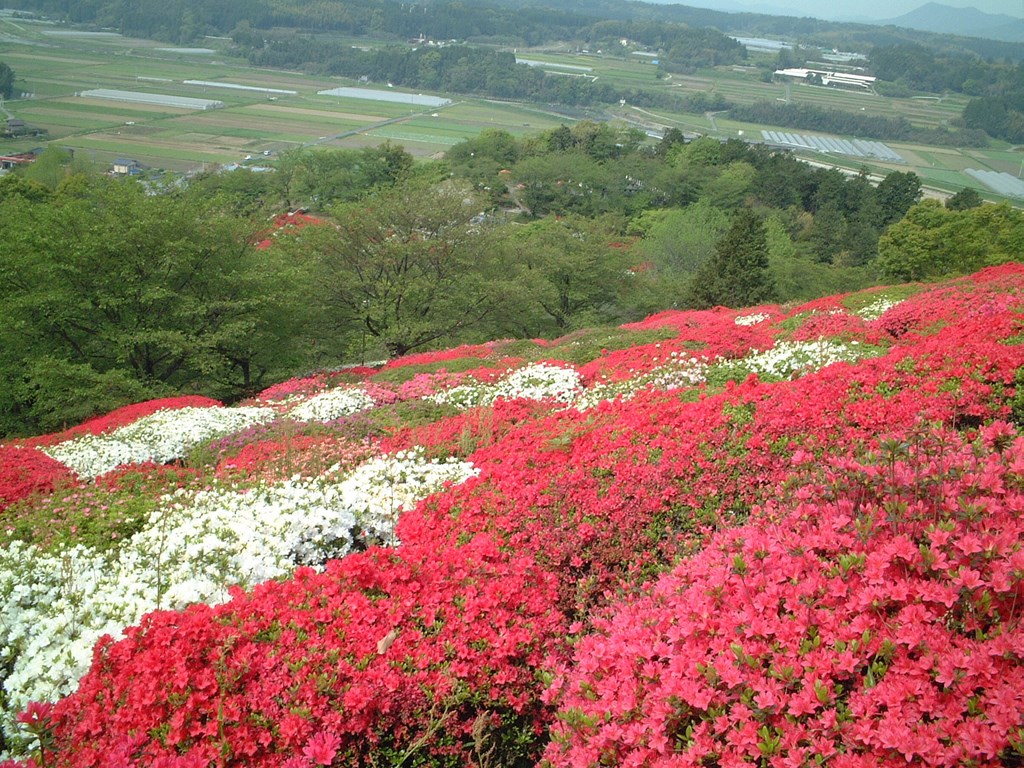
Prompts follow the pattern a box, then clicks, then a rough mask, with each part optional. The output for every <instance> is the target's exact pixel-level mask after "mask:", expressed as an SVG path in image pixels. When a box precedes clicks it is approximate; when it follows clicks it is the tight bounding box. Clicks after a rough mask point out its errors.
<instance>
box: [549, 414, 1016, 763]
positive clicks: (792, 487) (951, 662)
mask: <svg viewBox="0 0 1024 768" xmlns="http://www.w3.org/2000/svg"><path fill="white" fill-rule="evenodd" d="M880 446H881V448H880V450H878V451H876V452H872V453H870V454H868V455H866V456H864V457H862V458H857V457H854V456H849V457H847V458H846V459H844V460H842V461H833V464H832V466H833V468H832V469H828V470H824V471H822V470H821V469H820V468H818V466H817V465H815V464H813V463H810V459H811V457H810V456H809V455H807V454H802V455H801V454H798V455H797V456H796V457H795V459H796V463H797V464H798V465H799V466H801V467H813V469H807V470H805V471H804V472H799V471H798V472H796V473H795V474H794V476H793V477H792V478H790V480H789V481H788V483H787V485H786V493H784V494H783V495H782V496H781V497H780V498H779V499H778V500H777V501H773V502H772V503H770V504H767V505H766V506H765V508H764V509H763V510H761V512H760V514H758V515H756V516H755V517H754V519H753V520H752V521H751V522H750V523H749V524H747V525H743V526H739V527H736V528H732V529H729V530H727V531H723V532H721V533H719V534H716V535H715V536H713V537H712V538H711V539H710V540H709V541H708V542H707V544H706V545H705V547H704V548H703V549H702V551H701V552H700V553H699V554H696V555H694V556H693V557H690V558H688V559H687V560H685V561H683V562H682V563H680V565H679V566H677V567H676V568H674V569H673V570H672V571H671V572H669V573H667V574H665V575H664V576H663V577H661V578H660V579H658V580H657V581H656V582H654V583H653V584H652V585H651V586H650V587H649V588H648V589H647V590H645V593H644V595H643V596H642V597H640V598H638V599H632V600H627V601H625V602H624V603H623V604H621V605H618V606H616V607H615V608H614V609H613V610H611V611H609V613H608V615H607V616H605V617H603V618H601V619H600V620H599V621H597V622H595V627H594V632H593V633H592V634H590V635H588V636H587V637H585V638H584V639H582V640H581V641H580V643H579V645H578V646H577V647H576V649H575V655H574V658H573V661H572V663H571V664H568V665H566V666H565V668H564V670H563V672H562V674H561V676H560V677H559V679H558V681H557V683H556V685H555V686H554V687H553V688H552V690H551V698H552V699H553V700H556V701H558V702H559V705H560V709H559V714H558V721H559V724H558V726H557V727H556V728H555V731H554V735H553V741H552V744H551V746H550V747H549V748H548V750H547V752H546V755H545V756H546V757H547V759H548V760H549V761H550V763H551V765H553V766H582V765H598V764H601V765H650V766H655V765H667V764H669V763H670V762H673V761H677V762H673V764H689V765H703V764H708V763H709V762H714V763H715V764H718V765H741V764H744V765H745V764H762V765H779V766H783V765H808V764H814V762H815V761H816V760H818V761H822V760H823V761H825V762H827V763H828V764H829V765H837V766H882V765H892V766H903V765H907V764H918V765H935V766H939V765H942V766H960V765H991V766H998V765H1006V764H1008V763H1012V762H1013V761H1015V760H1016V761H1019V760H1020V759H1021V758H1022V757H1024V693H1022V691H1024V688H1022V686H1024V664H1022V662H1024V629H1022V627H1021V619H1022V613H1024V544H1022V542H1024V519H1022V518H1021V515H1020V510H1021V509H1022V508H1024V506H1022V505H1024V437H1021V436H1019V435H1018V434H1017V432H1016V430H1015V429H1013V428H1012V427H1010V426H1009V425H1007V424H1002V423H996V424H993V425H992V426H991V427H989V428H987V429H986V430H984V431H983V432H982V433H981V435H979V436H978V437H977V438H976V441H975V442H974V443H973V444H971V443H965V442H964V441H963V440H962V439H961V438H960V436H959V435H957V434H953V433H950V432H949V431H947V430H936V431H933V432H927V433H925V434H923V435H906V434H900V435H896V436H892V437H890V438H889V439H886V440H882V441H880ZM805 462H808V463H805Z"/></svg>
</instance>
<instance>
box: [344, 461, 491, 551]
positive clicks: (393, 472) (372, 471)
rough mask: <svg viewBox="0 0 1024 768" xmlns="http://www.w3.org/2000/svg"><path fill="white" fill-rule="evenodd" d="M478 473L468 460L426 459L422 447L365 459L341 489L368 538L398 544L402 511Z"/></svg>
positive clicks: (363, 533) (362, 532)
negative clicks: (399, 519)
mask: <svg viewBox="0 0 1024 768" xmlns="http://www.w3.org/2000/svg"><path fill="white" fill-rule="evenodd" d="M477 474H479V470H478V469H477V468H475V467H474V466H473V465H472V464H471V463H469V462H468V461H459V460H457V459H449V460H446V461H439V460H436V459H426V458H425V457H424V455H423V451H422V449H414V450H409V451H399V452H398V453H396V454H394V455H391V456H381V457H378V458H374V459H370V460H369V461H367V462H364V463H363V464H362V465H360V466H359V467H357V468H356V470H355V471H354V472H352V473H351V474H350V475H349V476H348V477H346V478H345V480H343V481H342V483H341V485H340V490H341V493H342V496H343V497H344V499H345V502H346V504H347V505H348V507H349V509H351V510H352V512H353V513H354V514H355V516H356V518H357V519H358V521H359V525H360V527H361V534H362V535H363V536H364V537H366V539H367V540H369V541H377V542H380V543H384V544H397V543H398V540H397V539H396V538H395V535H394V530H395V522H396V520H397V519H398V515H399V514H400V513H401V512H402V511H404V510H406V509H411V508H412V507H413V506H415V505H416V503H417V502H418V501H419V500H420V499H424V498H426V497H427V496H429V495H430V494H432V493H435V492H437V491H439V490H441V489H442V488H443V487H444V486H445V485H446V484H451V485H457V484H458V483H461V482H463V481H465V480H468V479H469V478H471V477H474V476H476V475H477Z"/></svg>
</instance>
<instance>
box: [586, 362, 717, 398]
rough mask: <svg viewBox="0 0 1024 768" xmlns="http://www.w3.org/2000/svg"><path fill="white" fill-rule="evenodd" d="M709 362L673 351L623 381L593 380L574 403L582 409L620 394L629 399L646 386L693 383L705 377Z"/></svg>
mask: <svg viewBox="0 0 1024 768" xmlns="http://www.w3.org/2000/svg"><path fill="white" fill-rule="evenodd" d="M707 371H708V363H706V362H705V361H703V360H698V359H697V358H696V357H684V356H682V355H681V354H679V353H678V352H672V353H671V355H670V356H669V359H668V362H666V363H665V364H663V365H659V366H657V367H656V368H654V369H652V370H651V371H649V372H648V373H640V374H636V375H634V376H632V377H630V378H629V379H626V380H625V381H617V382H614V383H610V384H596V385H594V386H593V387H591V388H589V389H587V390H585V391H584V392H582V393H581V394H580V396H579V397H578V398H577V399H576V403H575V406H576V408H578V409H579V410H581V411H585V410H587V409H588V408H593V407H594V406H596V405H597V404H598V403H601V402H603V401H605V400H614V399H615V398H622V399H623V400H629V399H630V398H632V397H633V396H634V395H636V393H637V392H640V391H642V390H645V389H658V390H662V391H666V392H667V391H670V390H673V389H685V388H687V387H695V386H697V385H698V384H701V383H703V382H704V381H705V380H706V378H707Z"/></svg>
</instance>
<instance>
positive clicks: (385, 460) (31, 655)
mask: <svg viewBox="0 0 1024 768" xmlns="http://www.w3.org/2000/svg"><path fill="white" fill-rule="evenodd" d="M476 473H477V470H476V469H475V468H474V467H473V465H472V464H470V463H468V462H464V461H456V460H452V461H435V460H427V459H426V458H425V457H424V456H423V454H422V452H421V451H407V452H403V453H399V454H396V455H394V456H386V457H379V458H375V459H371V460H370V461H368V462H366V463H365V464H363V465H362V466H360V467H359V468H357V469H356V470H355V471H353V472H351V473H349V474H348V475H347V476H345V477H343V478H342V479H341V481H340V482H336V483H333V484H329V483H325V482H324V481H322V480H318V479H308V478H306V479H304V478H293V479H291V480H286V481H283V482H279V483H273V484H261V485H257V486H256V487H254V488H249V489H246V490H238V489H237V488H232V487H215V488H210V489H206V490H202V491H198V492H185V491H178V492H176V493H174V494H171V495H169V496H166V497H164V498H163V499H162V500H161V504H160V506H159V508H158V509H157V510H156V511H154V512H153V513H152V514H151V516H150V518H149V520H148V522H147V525H146V527H145V528H144V529H143V530H142V531H140V532H139V533H137V534H136V535H135V536H133V537H132V538H131V539H130V540H129V541H127V542H125V544H124V546H123V547H122V548H121V550H120V551H119V552H118V553H114V554H110V555H100V554H97V553H95V552H92V551H91V550H88V549H86V548H84V547H81V546H77V547H75V548H73V549H69V550H65V551H64V552H61V553H60V554H57V555H50V554H42V553H39V552H38V550H37V549H36V548H35V547H31V546H24V545H22V544H19V543H15V544H12V545H11V546H10V547H9V548H8V549H6V550H0V665H3V666H6V668H7V669H8V670H9V674H8V675H7V677H6V678H5V679H4V681H3V687H4V691H5V693H6V701H7V711H6V712H4V713H3V729H4V732H5V733H6V734H7V735H8V737H12V738H13V737H14V734H15V732H16V728H15V726H14V717H15V715H16V713H17V712H18V711H19V710H20V709H22V708H24V706H25V705H26V704H27V703H28V702H29V701H53V700H55V699H57V698H58V697H60V696H65V695H67V694H69V693H71V691H72V690H73V689H74V686H75V685H76V684H77V681H78V680H79V679H80V678H81V676H82V675H83V674H84V673H85V671H86V670H87V669H88V666H89V662H90V659H91V649H92V647H93V645H94V644H95V642H96V641H97V640H98V639H99V638H100V637H101V636H103V635H104V634H110V635H112V636H114V637H118V636H119V635H120V633H121V631H122V630H123V628H125V627H127V626H131V625H133V624H136V623H138V621H139V619H141V617H142V616H143V615H144V614H145V613H147V612H149V611H152V610H154V609H157V608H171V609H180V608H183V607H184V606H186V605H188V604H190V603H196V602H206V603H211V604H214V603H218V602H222V601H224V600H227V599H228V596H229V595H228V588H229V587H231V586H232V585H240V586H242V587H251V586H253V585H255V584H257V583H259V582H262V581H266V580H268V579H273V578H279V577H281V576H286V575H288V574H289V573H291V571H293V570H294V568H295V567H296V566H297V565H313V566H320V565H322V564H323V563H325V562H326V561H327V560H328V559H330V558H334V557H340V556H342V555H344V554H345V553H347V552H349V551H350V550H351V549H352V546H353V544H354V543H355V541H356V540H363V541H364V542H365V543H385V544H388V543H394V542H395V537H394V525H395V522H396V519H397V517H398V515H399V514H400V513H401V512H402V511H403V510H406V509H409V508H411V507H412V506H414V505H415V504H416V503H417V502H418V501H419V500H420V499H423V498H425V497H426V496H428V495H430V494H431V493H434V492H436V491H438V490H440V489H441V488H442V487H443V486H444V485H445V484H447V483H451V484H455V483H459V482H462V481H464V480H466V479H467V478H469V477H471V476H473V475H475V474H476ZM331 475H332V472H330V471H329V472H327V473H326V476H331Z"/></svg>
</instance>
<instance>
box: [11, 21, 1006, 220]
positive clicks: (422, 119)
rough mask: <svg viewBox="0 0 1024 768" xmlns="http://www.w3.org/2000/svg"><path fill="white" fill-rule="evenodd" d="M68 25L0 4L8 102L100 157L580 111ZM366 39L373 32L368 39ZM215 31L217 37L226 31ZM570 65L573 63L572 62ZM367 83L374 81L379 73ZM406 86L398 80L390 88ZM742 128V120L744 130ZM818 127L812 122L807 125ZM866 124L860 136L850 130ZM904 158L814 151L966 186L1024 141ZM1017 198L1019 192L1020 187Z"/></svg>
mask: <svg viewBox="0 0 1024 768" xmlns="http://www.w3.org/2000/svg"><path fill="white" fill-rule="evenodd" d="M57 31H60V30H55V29H54V28H53V27H47V26H46V25H42V24H34V23H30V22H26V21H24V20H17V21H15V20H12V19H10V18H0V60H3V61H5V62H7V63H8V64H9V65H10V66H11V67H12V68H13V69H14V70H15V73H16V75H17V77H18V80H17V82H16V87H17V88H18V89H19V90H21V91H25V92H27V93H30V94H32V97H31V98H28V99H18V100H13V101H8V102H6V104H5V106H6V111H7V112H8V113H9V116H12V117H18V118H21V119H23V120H25V122H26V123H28V124H30V125H33V126H38V127H40V128H44V129H46V130H47V131H48V135H49V139H50V141H52V142H54V143H56V144H59V145H61V146H65V147H69V148H72V149H74V150H76V151H81V152H84V153H85V155H86V156H87V157H89V158H91V159H93V160H94V161H95V162H97V163H98V164H101V165H104V164H109V163H111V162H112V160H113V159H114V158H116V157H129V158H132V159H134V160H137V161H138V162H140V163H141V164H143V165H145V166H150V167H154V168H165V169H169V170H175V171H186V170H191V169H194V168H198V167H200V166H201V165H207V164H210V163H231V162H239V161H242V160H243V159H244V158H245V157H246V156H247V155H252V156H254V157H255V156H260V157H262V156H263V155H264V153H266V152H269V153H271V154H274V153H277V152H281V151H283V150H286V149H289V148H293V147H301V146H309V145H313V144H321V145H327V146H332V147H362V146H373V145H377V144H380V143H381V142H383V141H392V142H395V143H398V144H401V145H403V146H404V147H405V148H406V150H407V151H409V152H410V153H412V154H413V155H416V156H419V157H430V156H435V155H437V154H438V153H443V152H444V151H445V150H447V149H448V148H449V147H451V146H453V145H454V144H457V143H458V142H460V141H462V140H463V139H466V138H469V137H472V136H474V135H476V134H477V133H479V132H480V131H481V130H484V129H487V128H499V129H503V130H507V131H509V132H511V133H513V134H515V135H525V134H532V133H537V132H539V131H542V130H545V129H548V128H552V127H555V126H557V125H559V124H561V123H569V122H571V119H570V118H568V117H566V116H565V115H563V114H559V113H558V112H557V111H555V110H554V109H548V108H546V107H545V106H544V105H529V104H512V103H507V102H497V101H489V100H484V99H475V98H464V97H460V96H454V95H451V94H440V95H444V96H447V97H448V98H451V99H452V101H453V103H452V104H450V105H448V106H445V107H422V106H417V105H415V104H413V103H411V102H410V103H408V104H406V103H402V102H387V101H374V100H369V99H355V98H341V97H336V96H326V95H323V96H322V95H319V93H318V91H322V90H326V89H329V88H334V87H337V86H339V85H359V84H358V83H353V82H352V81H347V80H345V79H343V78H332V77H316V76H309V75H304V74H301V73H297V72H286V71H280V70H267V69H255V68H252V67H250V66H249V65H248V63H247V62H246V61H244V60H242V59H239V58H238V57H235V56H232V55H231V53H230V52H229V51H226V50H210V51H205V52H204V51H199V50H193V49H173V48H170V47H169V46H167V45H166V44H163V43H157V42H154V41H150V40H138V39H131V38H123V37H120V36H118V35H111V34H54V33H55V32H57ZM361 42H362V43H365V41H361ZM223 43H224V41H223V40H212V41H210V48H216V47H217V46H221V45H223ZM518 54H519V55H520V57H521V58H528V59H531V60H534V61H542V62H546V63H549V64H550V65H551V66H552V71H556V70H557V67H559V66H561V67H562V69H561V71H563V72H566V73H570V74H575V73H577V72H580V73H582V70H580V69H579V68H580V67H586V68H588V69H587V71H586V72H585V74H586V76H587V77H590V78H597V79H599V80H600V81H602V82H605V83H609V84H611V85H613V86H615V87H617V88H623V89H641V88H642V89H653V90H660V91H666V92H673V93H678V94H681V95H686V94H689V93H697V92H704V93H713V94H720V95H722V96H724V97H725V98H726V99H728V100H729V101H732V102H735V103H739V104H749V103H752V102H754V101H758V100H785V101H791V102H795V103H800V104H809V105H814V106H818V107H822V108H841V109H845V110H849V111H861V112H864V113H865V114H869V115H878V116H887V117H894V116H902V117H905V118H907V119H908V120H909V121H910V122H911V123H913V124H914V125H917V126H921V127H929V128H934V127H939V126H945V125H949V123H950V121H952V120H953V119H954V118H956V117H957V116H958V115H959V114H960V112H961V111H962V109H963V106H964V104H965V103H966V99H965V98H963V97H960V96H950V97H943V98H937V97H936V98H932V97H928V98H906V99H903V98H901V99H895V98H887V97H882V96H879V95H877V94H874V93H869V92H859V91H858V92H852V91H840V90H836V89H832V88H824V87H815V86H812V85H808V84H804V83H794V84H788V85H787V84H785V83H766V82H763V81H762V79H761V71H762V70H761V69H759V68H758V67H755V66H735V67H721V68H718V69H715V70H709V71H701V72H698V73H696V74H692V75H680V74H669V75H667V76H663V77H661V78H659V76H658V72H659V70H658V68H657V67H656V66H655V65H654V64H652V63H651V60H650V59H649V58H646V57H638V56H629V55H622V54H619V53H618V52H616V55H605V56H600V55H596V54H588V55H580V54H575V53H569V52H566V51H551V50H544V51H519V52H518ZM570 67H572V68H576V69H569V68H570ZM186 80H201V81H211V82H221V83H229V84H235V85H245V86H253V87H257V88H273V89H279V90H288V91H294V92H295V93H294V94H270V93H265V92H258V91H244V90H238V89H232V88H223V87H215V86H210V85H195V84H186V83H185V82H184V81H186ZM369 87H371V88H372V87H374V86H373V85H372V84H371V85H370V86H369ZM95 88H108V89H118V90H128V91H141V92H147V93H155V94H162V95H167V96H187V97H192V98H201V99H216V100H219V101H222V102H223V103H224V107H223V108H221V109H216V110H208V111H199V110H190V109H180V108H174V107H169V106H164V105H155V104H136V103H123V102H116V101H107V100H100V99H93V98H83V97H81V96H78V95H77V94H78V93H80V92H81V91H84V90H90V89H95ZM389 93H392V94H393V93H395V91H393V90H392V91H389ZM606 114H607V116H614V117H618V118H620V119H623V120H625V121H627V122H629V123H630V124H632V125H635V126H637V127H640V128H643V129H644V130H650V131H658V130H665V129H667V128H670V127H675V128H679V129H681V130H683V131H691V132H699V133H710V134H712V135H716V136H719V137H722V138H726V137H738V136H743V137H744V138H746V139H748V140H755V141H756V140H760V138H761V133H760V131H761V130H762V129H769V130H789V131H791V132H799V131H794V130H793V129H781V128H780V127H779V126H769V125H751V124H746V123H739V122H735V121H731V120H729V119H728V118H727V116H726V115H722V114H719V115H715V116H709V115H694V114H682V113H672V112H666V111H664V110H649V109H641V108H638V107H634V106H631V105H628V104H627V105H624V106H622V107H621V108H617V109H609V110H608V111H607V113H606ZM741 132H742V133H741ZM806 133H813V132H806ZM843 138H857V137H849V136H848V137H843ZM38 143H39V140H33V139H23V140H18V141H5V142H0V152H14V151H25V150H27V149H30V148H32V147H34V146H37V145H38ZM889 144H890V146H891V147H892V148H893V149H894V150H895V151H897V152H898V153H899V154H900V155H901V156H902V157H903V158H904V160H905V161H906V162H905V163H904V164H897V163H883V162H880V161H877V160H866V159H863V158H843V157H840V156H837V155H829V156H822V155H813V154H809V155H808V157H809V159H814V160H816V161H824V162H827V163H831V164H835V165H837V166H840V167H845V168H849V169H852V170H859V169H860V168H862V167H865V168H867V169H868V170H869V171H871V172H874V173H886V172H889V171H891V170H913V171H915V172H917V173H918V174H919V175H920V176H921V177H922V179H924V180H925V181H926V182H927V183H929V184H932V185H934V186H935V187H936V188H938V189H942V190H947V191H956V190H957V189H960V188H963V187H965V186H971V187H974V188H976V189H978V190H979V191H980V192H982V193H983V194H984V195H986V196H987V197H993V196H992V195H991V194H990V193H988V192H987V190H985V189H984V188H982V187H981V186H980V184H979V182H977V181H975V180H974V179H972V178H971V177H969V176H967V175H966V174H965V173H964V170H965V169H967V168H982V169H986V170H995V171H1002V172H1006V173H1012V174H1014V175H1017V174H1018V173H1019V172H1020V169H1021V167H1022V162H1021V161H1022V159H1024V154H1022V153H1020V152H1014V151H1011V150H1010V149H1009V148H992V149H986V150H970V149H956V148H947V147H925V146H917V145H906V144H897V143H893V142H889ZM1014 202H1017V203H1020V201H1014Z"/></svg>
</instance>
